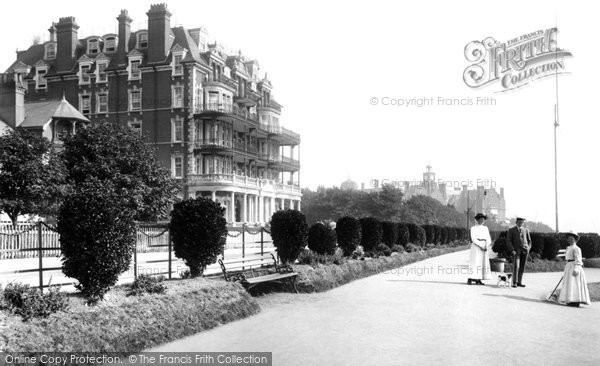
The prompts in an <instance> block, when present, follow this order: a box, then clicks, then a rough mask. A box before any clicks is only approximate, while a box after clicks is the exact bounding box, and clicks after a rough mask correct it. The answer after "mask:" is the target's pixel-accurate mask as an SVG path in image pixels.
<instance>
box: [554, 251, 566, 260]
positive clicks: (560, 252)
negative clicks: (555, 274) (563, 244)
mask: <svg viewBox="0 0 600 366" xmlns="http://www.w3.org/2000/svg"><path fill="white" fill-rule="evenodd" d="M566 255H567V250H566V249H559V250H558V254H557V255H556V257H557V258H562V259H565V256H566Z"/></svg>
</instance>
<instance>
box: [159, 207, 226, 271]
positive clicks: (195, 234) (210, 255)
mask: <svg viewBox="0 0 600 366" xmlns="http://www.w3.org/2000/svg"><path fill="white" fill-rule="evenodd" d="M224 214H225V208H223V207H221V205H220V204H219V203H217V202H214V201H213V200H211V199H210V198H205V197H197V198H193V199H186V200H183V201H181V202H177V203H176V204H175V205H174V206H173V210H172V211H171V223H170V226H169V229H170V233H171V240H172V241H173V249H174V250H175V256H176V257H177V258H181V259H183V260H184V261H185V264H186V265H187V266H188V267H189V268H190V275H191V276H192V277H197V276H200V275H202V272H204V269H205V268H206V266H207V265H209V264H213V263H215V262H216V260H217V256H218V255H219V254H221V253H222V252H223V249H224V247H225V241H226V239H227V221H226V220H225V217H224Z"/></svg>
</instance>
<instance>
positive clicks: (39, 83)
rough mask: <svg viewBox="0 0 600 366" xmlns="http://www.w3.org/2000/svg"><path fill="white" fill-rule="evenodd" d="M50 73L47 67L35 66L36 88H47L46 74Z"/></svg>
mask: <svg viewBox="0 0 600 366" xmlns="http://www.w3.org/2000/svg"><path fill="white" fill-rule="evenodd" d="M47 73H48V68H47V67H44V66H43V67H36V68H35V88H36V89H46V88H47V84H46V74H47Z"/></svg>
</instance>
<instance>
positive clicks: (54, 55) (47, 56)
mask: <svg viewBox="0 0 600 366" xmlns="http://www.w3.org/2000/svg"><path fill="white" fill-rule="evenodd" d="M50 46H52V47H53V48H54V53H53V54H50V53H49V52H48V50H49V49H50ZM44 56H45V57H44V58H45V59H46V60H54V59H56V42H50V43H47V44H46V46H44Z"/></svg>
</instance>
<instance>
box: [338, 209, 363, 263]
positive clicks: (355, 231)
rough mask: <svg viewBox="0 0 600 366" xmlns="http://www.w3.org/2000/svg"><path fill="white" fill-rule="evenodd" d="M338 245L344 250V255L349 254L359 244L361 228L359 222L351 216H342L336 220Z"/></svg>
mask: <svg viewBox="0 0 600 366" xmlns="http://www.w3.org/2000/svg"><path fill="white" fill-rule="evenodd" d="M335 232H336V234H337V240H338V246H339V247H340V248H341V249H342V250H343V251H344V255H345V256H347V257H348V256H351V255H352V253H353V252H354V251H355V250H356V247H357V246H359V245H360V241H361V238H362V230H361V226H360V222H359V221H358V220H357V219H355V218H354V217H351V216H344V217H342V218H340V219H339V220H338V221H337V222H336V226H335Z"/></svg>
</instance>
